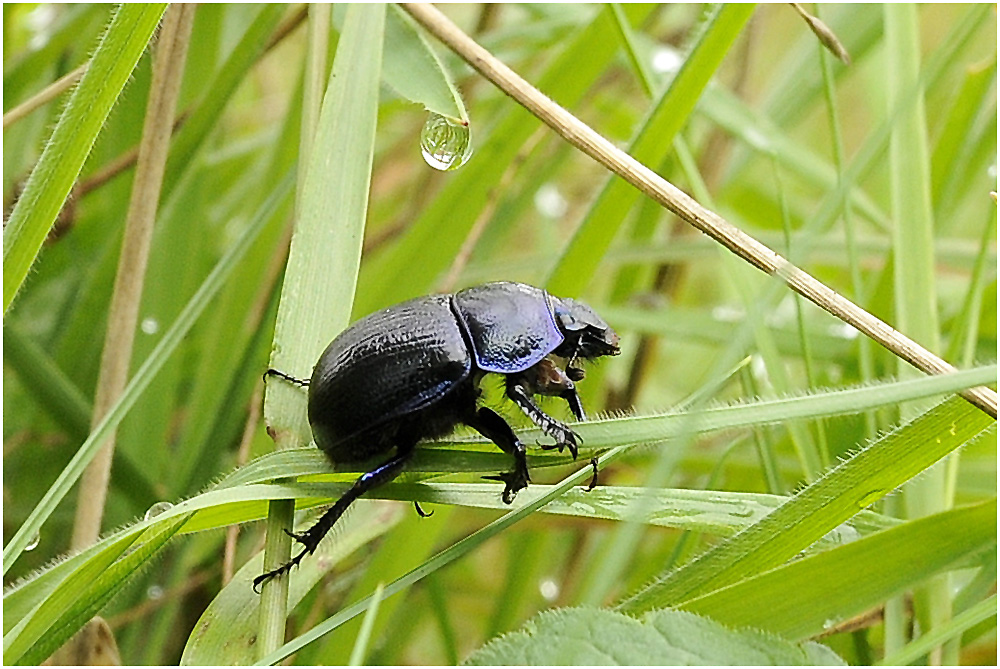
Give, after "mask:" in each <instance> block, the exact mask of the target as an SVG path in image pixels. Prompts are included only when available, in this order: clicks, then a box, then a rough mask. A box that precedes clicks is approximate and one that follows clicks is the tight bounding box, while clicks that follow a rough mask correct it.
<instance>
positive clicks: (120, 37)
mask: <svg viewBox="0 0 1000 669" xmlns="http://www.w3.org/2000/svg"><path fill="white" fill-rule="evenodd" d="M164 9H166V4H163V3H159V4H148V5H144V4H137V5H121V6H119V7H118V9H117V10H116V12H115V15H114V17H113V18H112V19H111V24H110V25H109V26H108V29H107V31H106V32H105V33H104V36H103V38H102V39H101V43H100V44H99V45H98V46H97V49H96V51H94V56H93V58H91V61H90V66H89V67H88V68H87V72H86V73H85V74H84V75H83V79H81V80H80V83H79V85H78V86H77V87H76V90H74V92H73V95H72V96H71V97H70V99H69V102H68V103H67V105H66V109H64V110H63V113H62V115H61V116H60V117H59V122H58V123H57V124H56V127H55V130H53V131H52V137H51V138H49V141H48V143H47V144H46V145H45V150H44V151H43V152H42V157H41V158H40V159H39V161H38V164H37V165H36V166H35V169H34V170H33V171H32V173H31V177H30V178H29V179H28V183H27V185H26V186H25V188H24V192H23V193H22V194H21V197H20V198H19V199H18V201H17V204H15V205H14V210H13V211H12V212H11V215H10V219H9V220H8V221H7V225H6V226H5V228H4V233H3V309H4V313H5V314H6V313H7V309H8V308H10V304H11V302H12V301H13V300H14V296H15V295H16V294H17V291H18V289H20V287H21V284H22V283H23V282H24V279H25V277H26V276H27V275H28V270H29V268H30V267H31V264H32V263H33V262H34V260H35V257H36V256H37V255H38V252H39V251H40V250H41V247H42V242H43V241H45V236H46V235H47V234H48V232H49V228H51V227H52V224H53V223H54V222H55V220H56V216H57V215H58V214H59V210H60V209H61V208H62V206H63V202H65V201H66V197H67V196H68V195H69V191H70V189H71V188H72V187H73V182H74V181H75V180H76V178H77V176H78V175H79V174H80V170H81V169H82V168H83V163H84V161H85V160H86V159H87V155H88V154H89V153H90V149H91V147H92V146H93V145H94V142H95V140H96V139H97V134H98V133H99V132H100V130H101V128H102V127H103V125H104V120H105V119H106V118H107V116H108V114H109V113H110V112H111V108H112V107H113V106H114V104H115V102H116V101H117V100H118V96H119V94H120V93H121V90H122V88H123V87H124V86H125V83H126V82H127V81H128V78H129V76H131V74H132V70H133V68H134V67H135V65H136V63H137V62H138V61H139V58H140V56H142V54H143V51H145V49H146V45H147V43H148V42H149V39H150V37H151V36H152V34H153V30H154V29H155V28H156V25H157V23H158V22H159V20H160V16H161V15H162V14H163V11H164Z"/></svg>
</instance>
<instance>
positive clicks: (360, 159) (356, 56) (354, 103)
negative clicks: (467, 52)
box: [258, 4, 386, 653]
mask: <svg viewBox="0 0 1000 669" xmlns="http://www.w3.org/2000/svg"><path fill="white" fill-rule="evenodd" d="M385 9H386V8H385V5H384V4H371V5H351V6H350V7H349V8H348V9H347V14H346V16H345V19H344V31H343V35H342V37H341V39H340V41H339V43H338V45H337V56H336V58H335V59H334V63H333V71H332V72H331V73H330V79H329V83H328V84H327V88H326V93H325V95H324V97H323V104H322V106H321V108H320V112H319V118H318V121H317V127H316V131H315V135H314V137H313V142H312V146H313V149H312V150H311V151H310V152H309V155H308V156H305V157H304V158H303V159H304V160H306V161H307V162H306V169H305V173H304V176H303V178H302V183H301V188H300V192H299V197H298V200H297V202H298V209H299V210H298V212H297V215H298V220H297V221H296V226H295V232H294V234H293V236H292V243H291V249H290V251H289V257H288V263H287V266H286V267H287V269H286V273H285V279H284V283H283V284H282V289H281V300H280V302H279V305H278V316H277V320H276V322H275V331H274V348H273V351H272V355H271V367H272V368H274V369H278V370H281V371H283V372H285V373H289V374H292V375H294V376H297V377H299V378H308V376H309V375H310V374H309V370H311V369H312V366H313V364H314V363H315V361H316V359H317V358H318V357H319V355H320V353H321V352H322V351H323V349H324V348H325V347H326V345H327V344H328V343H329V341H330V340H331V339H332V338H333V337H334V336H335V335H336V334H337V333H339V332H340V331H341V330H343V329H344V328H345V327H346V326H347V324H348V322H349V321H350V315H351V306H352V304H353V303H354V290H355V286H356V285H357V277H358V266H359V265H360V263H361V242H362V239H363V238H364V229H365V220H366V215H367V211H368V188H369V184H370V183H371V175H372V161H373V157H374V149H375V126H376V122H377V119H378V95H379V82H380V77H381V72H382V50H383V41H384V39H383V35H384V28H385ZM295 391H296V389H295V388H293V387H290V386H289V384H281V383H278V384H269V385H268V386H267V394H266V396H265V400H264V417H265V421H266V423H267V425H268V427H269V428H270V429H271V431H272V432H271V433H272V434H273V435H274V437H275V441H276V443H277V445H278V447H279V448H286V447H288V446H289V445H299V444H301V443H307V442H308V435H309V429H308V427H307V426H306V424H305V422H304V420H303V418H304V411H303V403H302V401H301V397H300V394H299V393H297V392H295ZM293 511H294V507H293V506H291V505H288V504H280V503H279V504H275V505H273V507H272V510H271V514H270V516H269V518H268V526H267V543H266V545H265V550H264V569H265V570H266V571H270V570H273V569H276V568H277V567H279V566H280V565H281V564H283V563H285V562H286V561H287V560H288V559H289V557H290V552H291V543H290V537H288V536H287V534H286V531H287V530H288V529H290V528H291V524H292V523H291V521H292V513H293ZM287 587H288V580H287V578H276V579H270V580H268V581H267V582H266V583H265V584H264V586H263V591H262V606H263V609H262V611H261V617H260V626H261V627H260V629H261V633H260V638H259V641H260V643H259V646H258V650H259V652H261V653H267V652H270V651H271V650H272V649H273V648H275V647H276V646H277V645H278V644H280V643H281V640H282V639H284V634H285V633H284V629H285V616H286V608H285V602H286V600H287Z"/></svg>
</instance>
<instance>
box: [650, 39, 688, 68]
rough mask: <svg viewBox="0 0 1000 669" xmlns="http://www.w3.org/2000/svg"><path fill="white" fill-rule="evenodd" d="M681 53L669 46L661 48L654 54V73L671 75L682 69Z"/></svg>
mask: <svg viewBox="0 0 1000 669" xmlns="http://www.w3.org/2000/svg"><path fill="white" fill-rule="evenodd" d="M682 62H683V61H682V59H681V55H680V52H678V51H677V49H672V48H670V47H668V46H661V47H660V48H658V49H657V50H656V51H654V52H653V71H654V72H657V73H659V74H669V73H671V72H676V71H677V70H679V69H681V63H682Z"/></svg>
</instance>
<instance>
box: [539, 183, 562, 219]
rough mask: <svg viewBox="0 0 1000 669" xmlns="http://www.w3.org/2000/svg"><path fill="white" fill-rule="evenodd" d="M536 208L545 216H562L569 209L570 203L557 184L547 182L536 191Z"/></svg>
mask: <svg viewBox="0 0 1000 669" xmlns="http://www.w3.org/2000/svg"><path fill="white" fill-rule="evenodd" d="M535 209H537V210H538V213H540V214H542V215H543V216H547V217H549V218H562V217H563V216H565V215H566V212H567V211H569V204H568V203H567V202H566V198H564V197H563V195H562V193H560V192H559V188H558V187H557V186H556V185H555V184H551V183H547V184H542V186H541V187H540V188H539V189H538V190H537V191H535Z"/></svg>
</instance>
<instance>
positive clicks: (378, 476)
mask: <svg viewBox="0 0 1000 669" xmlns="http://www.w3.org/2000/svg"><path fill="white" fill-rule="evenodd" d="M411 455H413V445H412V444H411V445H410V446H409V447H408V448H405V449H404V448H401V449H400V450H399V453H398V455H396V456H395V457H393V458H391V459H390V460H388V461H387V462H385V463H384V464H382V465H379V466H378V467H376V468H375V469H373V470H371V471H370V472H367V473H365V474H362V475H361V476H360V477H359V478H358V480H357V481H355V482H354V485H352V486H351V487H350V488H349V489H348V491H347V492H345V493H344V495H343V496H342V497H341V498H340V499H338V500H337V502H336V503H335V504H334V505H333V506H331V507H330V508H329V509H327V511H326V513H324V514H323V515H322V516H320V519H319V520H317V521H316V523H315V524H313V526H312V527H310V528H309V529H308V530H306V531H305V532H289V531H288V530H285V533H286V534H288V536H290V537H291V538H292V539H295V541H297V542H298V543H300V544H302V546H304V548H303V549H302V552H300V553H299V554H298V555H296V556H295V557H294V558H292V559H291V560H289V561H288V562H286V563H285V564H283V565H281V566H280V567H278V568H277V569H272V570H271V571H268V572H265V573H263V574H261V575H260V576H258V577H257V578H255V579H254V580H253V589H254V590H257V589H258V588H259V586H260V585H261V584H262V583H264V582H265V581H268V580H270V579H272V578H274V577H275V576H280V575H281V574H284V573H286V572H288V571H291V569H292V567H295V566H297V565H298V564H299V562H301V561H302V558H303V557H305V556H306V555H311V554H312V553H313V552H315V551H316V548H317V547H318V546H319V542H320V541H322V540H323V537H325V536H326V534H327V532H329V531H330V529H331V528H332V527H333V526H334V524H335V523H336V522H337V521H338V520H339V519H340V517H341V516H342V515H344V512H345V511H347V507H349V506H350V505H351V504H352V503H353V502H354V500H356V499H357V498H359V497H361V496H362V495H364V494H365V493H366V492H369V491H370V490H374V489H375V488H378V487H379V486H381V485H384V484H386V483H388V482H389V481H391V480H393V479H394V478H396V477H397V476H399V474H400V473H401V472H402V471H403V467H405V466H406V463H407V461H409V459H410V456H411Z"/></svg>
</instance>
